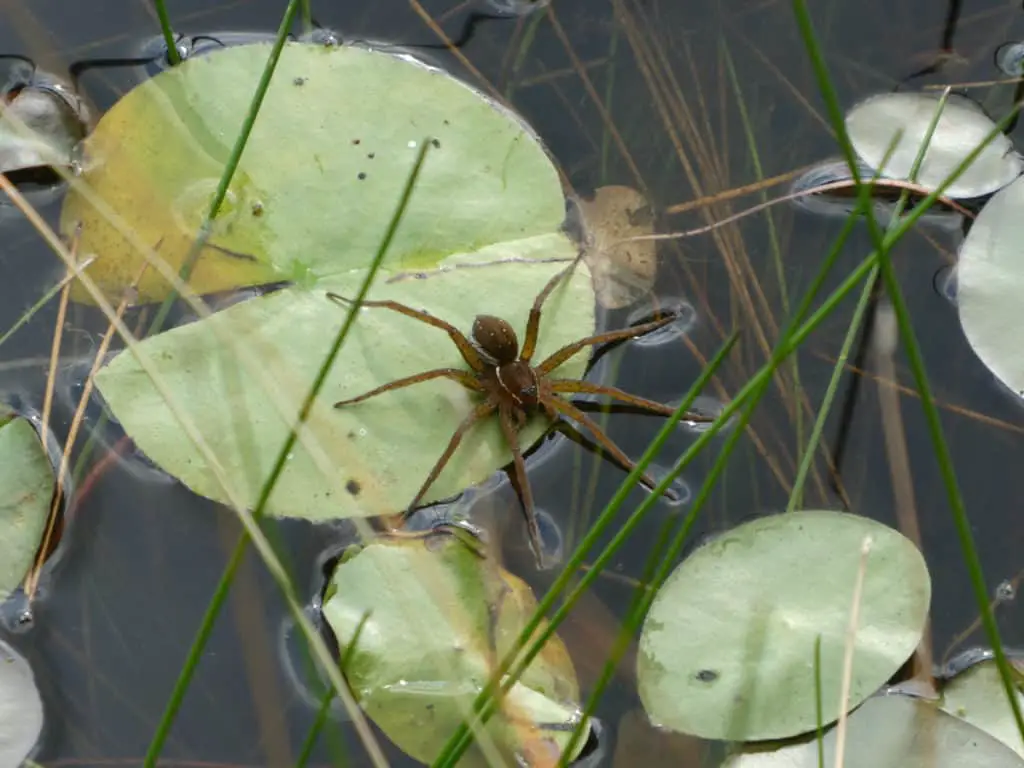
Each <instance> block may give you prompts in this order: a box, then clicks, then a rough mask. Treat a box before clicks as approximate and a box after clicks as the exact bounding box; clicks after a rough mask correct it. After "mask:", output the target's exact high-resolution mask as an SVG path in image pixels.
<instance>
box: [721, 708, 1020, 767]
mask: <svg viewBox="0 0 1024 768" xmlns="http://www.w3.org/2000/svg"><path fill="white" fill-rule="evenodd" d="M822 747H823V751H824V757H825V761H824V764H823V767H822V768H832V767H833V766H838V765H839V763H838V762H837V761H836V759H835V754H836V729H835V728H832V729H831V730H830V731H829V732H828V733H826V734H825V736H824V738H823V739H822ZM844 753H845V754H844V760H843V763H842V765H843V766H845V768H1021V766H1024V761H1022V760H1021V759H1020V758H1019V757H1017V755H1015V754H1014V753H1013V750H1011V749H1009V748H1007V747H1006V745H1004V744H1002V743H1000V742H999V741H997V740H996V739H993V738H992V737H991V736H989V735H988V734H986V733H985V732H984V731H981V730H979V729H977V728H975V727H974V726H973V725H970V724H968V723H966V722H964V721H963V720H960V719H958V718H955V717H950V716H949V715H947V714H946V713H945V712H943V711H941V710H939V709H937V708H936V707H935V706H934V704H932V703H931V702H928V701H923V700H921V699H914V698H910V697H906V696H874V697H872V698H870V699H868V700H867V701H865V702H864V704H863V705H862V706H861V707H860V708H859V709H858V710H857V711H856V712H854V713H853V714H852V715H850V717H849V720H848V721H847V732H846V749H845V750H844ZM819 765H820V764H819V762H818V744H817V740H816V739H815V738H814V737H809V739H808V740H805V741H803V742H802V743H799V744H791V745H786V746H773V745H770V744H761V745H750V746H748V747H744V748H743V751H742V753H741V754H738V755H734V756H732V757H730V758H729V759H727V760H726V761H725V763H724V764H723V765H722V768H819Z"/></svg>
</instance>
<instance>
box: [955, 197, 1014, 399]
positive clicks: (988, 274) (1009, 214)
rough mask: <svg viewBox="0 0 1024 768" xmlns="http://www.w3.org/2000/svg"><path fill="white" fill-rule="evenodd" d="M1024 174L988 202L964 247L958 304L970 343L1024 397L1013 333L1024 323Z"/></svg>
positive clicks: (961, 252)
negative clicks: (1023, 241)
mask: <svg viewBox="0 0 1024 768" xmlns="http://www.w3.org/2000/svg"><path fill="white" fill-rule="evenodd" d="M1022 206H1024V178H1021V179H1017V181H1015V182H1013V183H1012V184H1010V185H1009V186H1008V187H1006V188H1005V189H1002V190H1000V191H999V192H997V193H996V194H995V195H993V196H992V199H991V200H989V201H988V203H987V204H986V205H985V207H984V208H982V209H981V213H979V214H978V218H977V219H975V221H974V224H973V226H972V227H971V230H970V232H968V233H967V237H966V238H965V239H964V242H963V245H962V246H961V247H960V254H959V259H958V262H957V268H956V281H957V306H958V307H959V310H960V324H961V325H962V326H963V329H964V334H965V335H966V336H967V341H968V343H970V345H971V347H972V348H973V349H974V353H975V354H976V355H977V356H978V357H979V358H980V359H981V362H982V363H984V364H985V366H986V367H987V368H988V369H989V370H990V371H992V373H994V374H995V375H996V377H997V378H999V380H1000V381H1002V382H1003V383H1004V384H1005V385H1006V386H1007V387H1009V388H1010V389H1011V390H1012V391H1013V392H1015V393H1016V394H1017V395H1018V396H1020V397H1024V353H1022V351H1021V348H1020V344H1019V343H1017V339H1016V336H1017V334H1016V333H1015V331H1016V330H1017V329H1020V328H1021V327H1022V325H1024V304H1022V303H1021V296H1022V295H1024V264H1022V263H1021V259H1020V242H1021V238H1022V237H1024V218H1022V217H1021V215H1020V212H1021V210H1024V208H1022Z"/></svg>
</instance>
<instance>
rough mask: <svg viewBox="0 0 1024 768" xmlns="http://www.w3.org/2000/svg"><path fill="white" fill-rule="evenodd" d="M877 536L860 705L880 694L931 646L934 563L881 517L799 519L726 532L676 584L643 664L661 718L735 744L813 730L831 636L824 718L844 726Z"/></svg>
mask: <svg viewBox="0 0 1024 768" xmlns="http://www.w3.org/2000/svg"><path fill="white" fill-rule="evenodd" d="M866 536H869V537H870V538H871V540H872V544H871V551H870V554H869V555H868V558H867V571H866V575H865V580H864V592H863V596H862V599H861V614H860V623H859V626H858V631H857V636H856V650H855V656H854V665H853V678H852V682H851V688H850V706H851V707H852V706H856V705H857V704H859V703H860V702H861V701H863V700H864V699H865V698H867V697H868V696H869V695H871V694H872V693H874V692H875V691H876V690H878V688H879V687H880V686H881V685H882V684H883V683H884V682H885V681H886V680H888V679H889V677H891V676H892V675H893V674H894V673H895V672H896V671H897V670H898V669H899V668H900V666H901V665H902V664H903V663H904V662H905V661H906V659H907V658H908V657H909V656H910V654H911V653H912V652H913V650H914V648H915V647H916V646H917V644H918V642H919V641H920V638H921V633H922V631H923V627H924V623H925V618H926V616H927V612H928V606H929V600H930V596H931V584H930V582H929V578H928V571H927V569H926V567H925V563H924V559H923V558H922V556H921V553H920V552H919V551H918V550H917V548H916V547H915V546H914V545H913V544H912V543H911V542H910V541H909V540H908V539H906V538H905V537H903V536H902V535H901V534H899V533H898V532H897V531H894V530H892V529H891V528H887V527H886V526H884V525H882V524H880V523H877V522H875V521H873V520H870V519H868V518H865V517H860V516H857V515H851V514H844V513H840V512H828V511H804V512H793V513H790V514H787V515H773V516H770V517H765V518H760V519H757V520H754V521H752V522H749V523H746V524H744V525H741V526H739V527H737V528H734V529H733V530H731V531H729V532H727V533H725V534H722V535H721V536H720V537H718V538H716V539H714V540H713V541H711V542H710V543H708V544H706V545H704V546H703V547H701V548H700V549H698V550H697V551H696V552H694V553H693V554H692V555H691V556H690V557H689V558H687V559H686V560H685V561H683V563H681V564H680V565H679V567H678V568H677V569H676V570H675V572H674V573H673V574H672V575H671V576H670V577H669V579H668V581H666V583H665V586H664V587H663V588H662V590H661V592H660V593H659V594H658V596H657V598H656V599H655V601H654V603H653V605H652V606H651V611H650V613H649V614H648V616H647V620H646V621H645V623H644V627H643V633H642V635H641V638H640V650H639V654H638V661H637V667H638V674H639V688H640V698H641V701H642V702H643V705H644V708H645V709H646V710H647V712H648V714H649V715H650V717H651V719H652V721H654V722H655V723H656V724H659V725H662V726H664V727H667V728H672V729H674V730H678V731H682V732H684V733H690V734H693V735H696V736H703V737H706V738H712V739H724V740H729V741H752V740H761V739H773V738H786V737H789V736H793V735H796V734H799V733H804V732H807V731H810V730H812V729H813V728H814V727H815V724H816V718H815V701H816V699H815V685H814V647H815V638H816V637H819V636H820V637H821V664H822V667H821V685H822V699H823V701H824V720H825V722H826V723H829V722H832V721H833V720H835V719H836V718H837V717H838V716H839V713H838V711H837V702H838V701H839V693H840V688H841V681H842V667H843V664H842V660H843V652H844V647H845V642H846V634H847V627H848V624H849V612H850V606H851V604H852V595H853V588H854V582H855V579H856V573H857V569H858V566H859V563H860V551H861V545H862V541H863V540H864V538H865V537H866Z"/></svg>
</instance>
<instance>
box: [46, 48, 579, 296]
mask: <svg viewBox="0 0 1024 768" xmlns="http://www.w3.org/2000/svg"><path fill="white" fill-rule="evenodd" d="M269 53H270V46H269V45H268V44H263V43H253V44H249V45H239V46H233V47H229V48H224V49H222V50H218V51H213V52H210V53H209V54H206V55H204V56H199V57H196V58H192V59H189V60H187V61H185V62H184V63H183V64H181V65H180V66H177V67H174V68H172V69H170V70H168V71H166V72H162V73H160V74H159V75H157V76H156V77H154V78H152V79H151V80H147V81H146V82H144V83H142V84H141V85H139V86H138V87H136V88H135V89H133V90H132V91H131V92H129V93H128V94H127V95H126V96H125V97H124V98H122V99H121V100H120V101H119V102H118V103H117V104H115V105H114V107H113V108H112V109H111V110H110V111H109V112H107V113H106V114H105V115H104V116H103V118H102V119H101V120H100V122H99V124H98V125H97V127H96V130H95V131H94V132H93V133H92V134H91V135H90V137H89V138H88V140H87V141H86V144H85V146H86V152H85V155H86V164H87V171H86V172H85V174H84V176H83V177H82V181H83V184H84V188H83V189H81V190H78V189H75V190H72V191H71V193H70V194H69V195H68V198H67V200H66V202H65V206H64V209H63V211H62V217H61V226H62V229H63V231H64V232H66V233H67V232H70V231H72V230H73V229H74V227H75V225H76V224H77V223H78V222H81V223H82V226H83V231H82V236H81V240H80V244H79V251H80V253H82V254H83V255H85V254H91V255H95V256H97V260H96V262H95V263H94V264H93V265H91V266H90V267H89V269H88V273H89V275H90V276H91V277H92V278H93V279H94V280H96V281H97V283H98V284H99V285H100V287H101V288H102V289H103V290H104V291H106V292H108V293H109V294H111V295H112V296H114V297H117V298H120V296H121V294H122V292H123V290H124V289H125V287H127V286H128V285H130V284H131V282H132V281H133V280H134V279H135V277H136V275H137V274H138V272H139V269H140V267H141V265H142V264H143V263H144V258H143V255H142V253H141V252H140V246H144V247H146V248H152V249H154V250H155V251H156V252H157V253H158V255H159V256H160V258H162V259H163V260H164V261H166V263H167V265H168V267H169V268H170V269H171V270H173V271H174V273H177V271H178V269H179V267H180V266H181V264H182V262H183V260H184V258H185V256H186V255H187V253H188V251H189V248H190V247H191V244H192V240H193V238H194V236H195V234H196V230H197V228H198V227H199V225H200V223H201V221H202V218H203V216H204V215H205V213H206V211H207V209H208V207H209V204H210V200H211V198H212V195H213V192H214V190H215V188H216V186H217V184H218V181H219V178H220V175H221V172H222V171H223V169H224V166H225V164H226V163H227V161H228V156H229V154H230V152H231V149H232V146H233V142H234V140H235V137H236V136H237V135H238V133H239V129H240V128H241V126H242V122H243V119H244V117H245V114H246V112H247V110H248V107H249V102H250V100H251V98H252V93H253V89H254V88H255V86H256V83H257V81H258V80H259V77H260V74H261V73H262V71H263V67H264V65H265V63H266V60H267V56H268V55H269ZM427 137H432V139H433V141H434V146H433V147H432V148H431V151H430V154H429V156H428V158H427V161H426V163H425V165H424V167H423V170H422V173H421V175H420V178H419V182H418V186H417V190H416V193H415V194H414V196H413V199H412V201H411V203H410V205H409V208H408V210H407V212H406V215H405V217H404V219H403V221H402V224H401V227H400V228H399V230H398V232H397V233H396V236H395V240H394V242H393V244H392V248H391V250H390V251H389V260H388V265H387V267H386V268H387V269H389V270H394V269H417V268H430V267H432V266H434V265H435V264H436V263H437V262H438V261H440V260H441V259H442V258H444V257H445V256H447V255H449V254H452V253H459V252H473V251H477V250H479V249H480V248H482V247H485V246H489V245H493V244H496V243H502V242H513V241H519V240H527V239H530V238H532V237H535V236H538V235H543V234H548V233H551V232H555V231H557V230H558V228H559V227H560V225H561V223H562V220H563V218H564V214H565V206H564V199H563V196H562V192H561V187H560V184H559V181H558V176H557V174H556V172H555V169H554V167H553V166H552V165H551V163H550V161H549V160H548V158H547V155H546V154H545V152H544V150H543V148H542V147H541V146H540V144H539V143H538V142H537V140H536V138H535V137H534V136H533V134H532V132H530V130H529V129H528V128H527V127H526V126H524V124H523V123H521V122H520V121H518V120H517V119H516V118H514V117H513V116H512V115H511V114H509V113H508V112H507V111H506V110H504V109H502V108H499V107H497V106H496V105H495V104H494V103H493V102H491V101H488V100H487V99H486V98H484V97H483V96H481V95H480V94H479V93H478V92H476V91H474V90H473V89H471V88H470V87H468V86H467V85H465V84H464V83H462V82H460V81H459V80H456V79H455V78H453V77H451V76H449V75H447V74H446V73H443V72H441V71H438V70H434V69H430V68H428V67H426V66H424V65H420V64H416V63H413V62H412V61H411V60H410V59H409V58H408V57H398V56H394V55H390V54H388V53H384V52H378V51H373V50H368V49H365V48H358V47H353V46H342V47H329V48H328V47H324V46H318V45H312V44H305V43H294V42H292V43H287V44H286V45H285V47H284V50H283V52H282V54H281V58H280V60H279V62H278V66H277V70H276V72H275V76H274V80H273V82H272V84H271V86H270V89H269V91H268V92H267V95H266V98H265V99H264V102H263V106H262V108H261V111H260V114H259V118H258V119H257V121H256V124H255V127H254V128H253V131H252V134H251V135H250V137H249V141H248V143H247V145H246V148H245V152H244V153H243V155H242V158H241V162H240V165H239V167H238V170H237V172H236V173H235V176H234V179H233V181H232V183H231V186H230V189H229V193H228V197H227V199H226V201H225V204H224V206H223V208H222V210H221V213H220V214H219V215H218V217H217V219H216V221H215V224H214V234H213V236H212V237H211V239H210V241H209V245H208V247H207V248H206V249H205V250H204V252H203V254H202V258H201V259H200V261H199V264H198V266H197V268H196V270H195V271H194V273H193V276H192V279H191V285H192V287H193V288H194V289H195V290H196V291H197V292H199V293H210V292H215V291H219V290H227V289H230V288H236V287H241V286H246V285H254V284H259V283H266V282H276V281H282V280H287V281H295V282H298V283H300V284H302V285H304V286H307V287H308V286H310V285H311V284H313V283H315V282H316V281H317V280H320V279H325V278H327V277H330V276H337V275H340V274H344V273H345V272H348V271H351V270H353V269H361V268H364V267H365V266H366V265H367V264H368V263H369V262H370V260H371V259H372V257H373V255H374V253H375V252H376V249H377V246H378V245H379V243H380V240H381V238H382V236H383V233H384V231H385V230H386V228H387V223H388V220H389V219H390V217H391V215H392V213H393V212H394V208H395V204H396V201H397V200H398V198H399V195H400V194H401V191H402V188H403V186H404V184H405V182H406V179H407V177H408V174H409V171H410V168H411V167H412V163H413V160H414V158H415V156H416V152H417V148H418V142H420V141H422V140H424V139H425V138H427ZM93 200H101V201H103V206H102V207H101V208H97V207H94V204H93V202H92V201H93ZM107 209H112V210H113V211H114V212H116V214H117V220H116V221H115V220H112V219H111V217H110V215H109V213H108V210H107ZM123 232H129V233H132V236H131V237H128V236H126V235H124V234H122V233H123ZM168 291H169V286H168V284H167V282H166V281H165V279H164V278H163V277H162V276H161V275H160V274H159V273H158V272H157V270H155V269H149V270H148V271H147V273H146V275H145V276H144V277H143V279H142V282H141V284H140V286H139V302H141V303H145V302H150V301H156V300H160V299H162V298H164V297H165V296H166V295H167V293H168ZM73 297H74V298H75V299H76V300H77V301H84V302H87V303H88V302H90V301H91V300H90V299H89V298H88V296H87V295H86V294H85V292H84V290H82V289H81V286H77V287H76V290H75V291H74V293H73Z"/></svg>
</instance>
